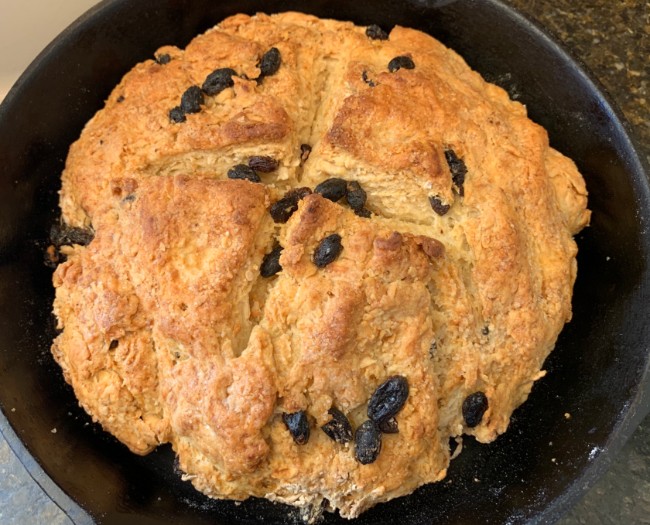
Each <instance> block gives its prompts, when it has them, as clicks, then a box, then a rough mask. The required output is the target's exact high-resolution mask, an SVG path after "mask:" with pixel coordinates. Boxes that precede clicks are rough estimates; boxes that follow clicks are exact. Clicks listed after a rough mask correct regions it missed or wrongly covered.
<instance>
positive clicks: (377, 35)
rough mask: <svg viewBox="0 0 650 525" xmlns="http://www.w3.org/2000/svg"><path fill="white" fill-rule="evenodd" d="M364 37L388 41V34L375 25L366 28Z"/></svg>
mask: <svg viewBox="0 0 650 525" xmlns="http://www.w3.org/2000/svg"><path fill="white" fill-rule="evenodd" d="M366 36H367V37H368V38H370V39H371V40H388V33H387V32H386V31H384V30H383V29H382V28H381V27H379V26H378V25H377V24H372V25H369V26H368V27H366Z"/></svg>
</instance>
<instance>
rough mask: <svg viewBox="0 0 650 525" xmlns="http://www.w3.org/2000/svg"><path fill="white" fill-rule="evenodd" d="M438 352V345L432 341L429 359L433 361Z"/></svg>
mask: <svg viewBox="0 0 650 525" xmlns="http://www.w3.org/2000/svg"><path fill="white" fill-rule="evenodd" d="M436 350H438V343H437V342H436V341H432V343H431V346H429V357H430V358H431V359H433V358H434V357H435V355H436Z"/></svg>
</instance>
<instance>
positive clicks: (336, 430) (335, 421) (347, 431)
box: [321, 407, 352, 443]
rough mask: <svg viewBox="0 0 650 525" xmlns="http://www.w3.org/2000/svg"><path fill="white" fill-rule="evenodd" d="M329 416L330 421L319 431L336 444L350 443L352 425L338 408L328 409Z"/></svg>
mask: <svg viewBox="0 0 650 525" xmlns="http://www.w3.org/2000/svg"><path fill="white" fill-rule="evenodd" d="M329 414H330V415H331V416H332V419H331V420H330V421H328V422H327V423H325V424H324V425H323V426H322V427H321V429H323V432H325V434H327V435H328V436H329V437H330V438H332V439H333V440H334V441H336V442H337V443H348V442H350V441H352V425H350V422H349V421H348V418H347V417H345V414H344V413H343V412H341V411H340V410H339V409H338V408H334V407H332V408H330V409H329Z"/></svg>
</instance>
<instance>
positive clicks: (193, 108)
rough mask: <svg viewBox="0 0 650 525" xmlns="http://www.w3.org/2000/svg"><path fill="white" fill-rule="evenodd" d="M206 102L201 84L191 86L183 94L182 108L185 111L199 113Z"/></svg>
mask: <svg viewBox="0 0 650 525" xmlns="http://www.w3.org/2000/svg"><path fill="white" fill-rule="evenodd" d="M203 103H204V100H203V92H202V91H201V88H200V87H199V86H190V87H188V88H187V89H186V90H185V93H183V95H182V96H181V109H182V110H183V113H186V114H187V113H198V112H199V111H201V105H202V104H203Z"/></svg>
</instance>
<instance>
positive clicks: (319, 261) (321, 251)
mask: <svg viewBox="0 0 650 525" xmlns="http://www.w3.org/2000/svg"><path fill="white" fill-rule="evenodd" d="M342 250H343V246H342V245H341V236H340V235H339V234H338V233H333V234H332V235H328V236H327V237H325V238H324V239H323V240H322V241H321V242H320V243H319V245H318V247H317V248H316V250H315V251H314V259H313V260H314V264H315V265H316V266H318V267H319V268H324V267H325V266H327V265H328V264H330V263H331V262H333V261H334V260H335V259H336V258H337V257H338V256H339V254H340V253H341V251H342Z"/></svg>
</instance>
